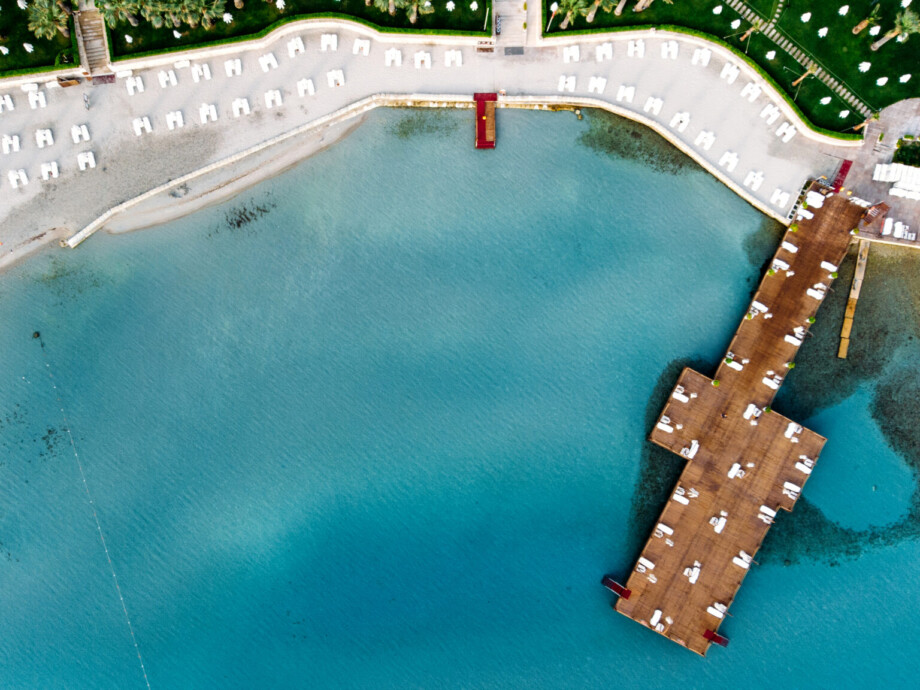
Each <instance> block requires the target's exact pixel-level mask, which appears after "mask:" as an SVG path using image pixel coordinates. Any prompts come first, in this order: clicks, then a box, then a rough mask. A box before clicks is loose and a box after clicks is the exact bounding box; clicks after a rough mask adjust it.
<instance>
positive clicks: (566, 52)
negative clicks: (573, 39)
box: [562, 46, 581, 64]
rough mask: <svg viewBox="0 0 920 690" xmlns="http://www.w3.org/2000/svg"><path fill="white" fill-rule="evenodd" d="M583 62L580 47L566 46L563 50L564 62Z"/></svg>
mask: <svg viewBox="0 0 920 690" xmlns="http://www.w3.org/2000/svg"><path fill="white" fill-rule="evenodd" d="M580 60H581V51H580V50H579V48H578V46H566V47H565V48H563V49H562V61H563V62H564V63H566V64H568V63H570V62H578V61H580Z"/></svg>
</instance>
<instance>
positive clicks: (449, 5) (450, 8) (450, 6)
mask: <svg viewBox="0 0 920 690" xmlns="http://www.w3.org/2000/svg"><path fill="white" fill-rule="evenodd" d="M455 7H456V5H455V4H454V0H447V11H448V12H453V11H454V8H455Z"/></svg>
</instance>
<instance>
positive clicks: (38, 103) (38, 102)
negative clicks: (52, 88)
mask: <svg viewBox="0 0 920 690" xmlns="http://www.w3.org/2000/svg"><path fill="white" fill-rule="evenodd" d="M47 105H48V102H47V101H46V100H45V92H44V91H30V92H29V107H30V108H32V110H35V109H36V108H44V107H46V106H47ZM10 110H12V108H10Z"/></svg>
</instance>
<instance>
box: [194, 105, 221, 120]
mask: <svg viewBox="0 0 920 690" xmlns="http://www.w3.org/2000/svg"><path fill="white" fill-rule="evenodd" d="M198 117H199V119H200V120H201V124H203V125H204V124H207V123H208V122H217V107H216V106H215V105H214V104H213V103H202V104H201V106H200V107H199V108H198Z"/></svg>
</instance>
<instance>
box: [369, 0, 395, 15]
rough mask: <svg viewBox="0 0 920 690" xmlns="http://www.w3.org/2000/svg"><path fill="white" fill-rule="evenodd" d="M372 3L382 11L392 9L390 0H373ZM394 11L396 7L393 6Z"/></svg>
mask: <svg viewBox="0 0 920 690" xmlns="http://www.w3.org/2000/svg"><path fill="white" fill-rule="evenodd" d="M371 4H372V5H373V6H374V7H376V8H377V9H378V10H380V11H381V12H389V11H390V0H371ZM393 11H394V12H395V11H396V8H395V7H394V8H393Z"/></svg>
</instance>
